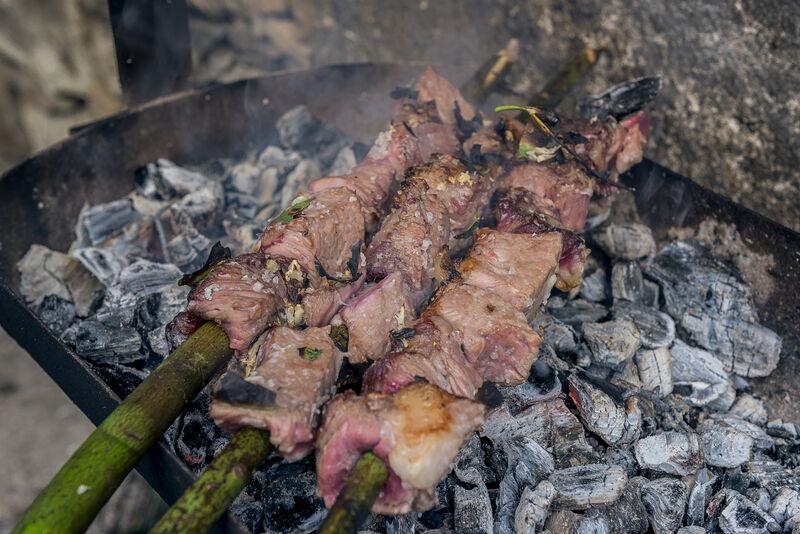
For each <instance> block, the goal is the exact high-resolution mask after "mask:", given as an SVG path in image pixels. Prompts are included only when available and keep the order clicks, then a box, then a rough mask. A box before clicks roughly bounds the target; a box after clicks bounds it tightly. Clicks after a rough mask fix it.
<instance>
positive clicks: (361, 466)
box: [320, 451, 389, 534]
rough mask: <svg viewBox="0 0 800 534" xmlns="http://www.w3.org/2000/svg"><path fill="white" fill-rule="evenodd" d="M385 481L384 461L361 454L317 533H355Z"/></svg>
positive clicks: (387, 473)
mask: <svg viewBox="0 0 800 534" xmlns="http://www.w3.org/2000/svg"><path fill="white" fill-rule="evenodd" d="M388 478H389V470H388V468H387V467H386V464H385V463H384V462H383V460H381V459H380V458H378V457H377V456H376V455H375V453H373V452H371V451H370V452H366V453H364V454H362V455H361V458H359V459H358V462H356V465H355V467H354V468H353V471H351V472H350V474H349V475H348V476H347V479H346V480H345V483H344V487H343V488H342V491H341V493H339V496H338V497H337V498H336V502H335V503H334V504H333V506H332V507H331V509H330V511H329V512H328V517H327V518H325V522H324V523H323V524H322V528H320V534H352V533H354V532H357V531H358V529H359V527H360V526H361V523H363V522H364V519H366V517H367V515H369V513H370V510H371V509H372V504H373V503H374V502H375V500H376V499H377V498H378V495H380V492H381V490H382V489H383V486H384V485H385V484H386V480H387V479H388Z"/></svg>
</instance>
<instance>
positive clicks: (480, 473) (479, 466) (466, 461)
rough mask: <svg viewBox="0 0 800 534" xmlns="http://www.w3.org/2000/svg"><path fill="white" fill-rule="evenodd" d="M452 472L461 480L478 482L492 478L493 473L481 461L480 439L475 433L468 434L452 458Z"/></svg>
mask: <svg viewBox="0 0 800 534" xmlns="http://www.w3.org/2000/svg"><path fill="white" fill-rule="evenodd" d="M453 474H454V475H455V476H456V478H457V479H458V480H460V481H461V482H465V483H467V484H473V485H475V484H479V483H482V482H484V481H485V480H487V479H491V478H494V473H493V472H492V471H491V470H490V469H489V468H488V467H487V466H486V463H485V462H484V461H483V449H482V448H481V440H480V438H478V436H477V434H474V433H473V434H470V436H469V437H468V438H467V440H466V441H465V442H464V444H463V445H462V446H461V448H460V449H459V450H458V454H457V455H456V457H455V459H454V460H453Z"/></svg>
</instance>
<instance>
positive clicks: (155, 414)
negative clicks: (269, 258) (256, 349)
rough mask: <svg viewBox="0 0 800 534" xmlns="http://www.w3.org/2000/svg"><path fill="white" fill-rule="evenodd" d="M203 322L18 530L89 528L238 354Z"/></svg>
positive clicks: (100, 430)
mask: <svg viewBox="0 0 800 534" xmlns="http://www.w3.org/2000/svg"><path fill="white" fill-rule="evenodd" d="M228 343H229V341H228V336H226V335H225V332H223V331H222V329H221V328H220V327H219V326H217V325H216V324H214V323H211V322H207V323H205V324H203V325H202V326H201V327H200V328H199V329H198V330H197V332H195V333H194V334H193V335H192V336H191V337H190V338H189V339H188V340H186V342H185V343H184V344H183V345H181V346H180V347H178V348H177V349H175V351H174V352H173V353H172V354H170V356H169V357H168V358H166V359H165V360H164V363H162V364H161V365H160V366H159V367H158V368H157V369H155V370H154V371H153V372H152V373H150V375H149V376H148V377H147V378H146V379H145V380H144V381H143V382H142V383H141V384H140V385H139V387H137V388H136V389H135V390H134V391H133V392H132V393H131V394H130V395H128V397H127V398H126V399H125V400H124V401H123V402H122V403H121V404H120V405H119V406H117V408H116V409H115V410H114V411H113V412H112V413H111V414H110V415H109V416H108V417H107V418H106V419H105V420H104V421H103V422H102V423H101V424H100V426H98V427H97V428H96V429H95V431H94V432H92V433H91V435H89V437H88V438H87V439H86V441H84V442H83V444H82V445H81V446H80V447H79V448H78V450H77V451H75V453H74V454H73V455H72V456H71V457H70V459H69V460H68V461H67V463H66V464H64V466H63V467H62V468H61V469H60V470H59V472H58V473H57V474H56V476H55V477H54V478H53V479H52V480H51V481H50V483H49V484H48V485H47V487H46V488H45V489H44V490H43V491H42V492H41V493H40V494H39V496H38V497H36V500H34V501H33V504H31V506H30V507H29V508H28V510H27V511H26V512H25V514H24V515H23V516H22V519H21V520H20V522H19V523H18V524H17V526H16V527H14V530H13V531H12V532H13V533H15V534H16V533H23V532H26V533H28V532H59V533H70V532H83V531H85V530H86V529H87V528H88V527H89V525H90V524H91V522H92V520H94V518H95V516H96V515H97V513H98V512H99V511H100V508H102V506H103V505H104V504H105V503H106V501H108V499H109V497H111V494H112V493H113V492H114V490H116V489H117V487H118V486H119V485H120V483H121V482H122V480H123V479H124V478H125V476H126V475H127V474H128V473H129V472H130V471H131V469H133V468H134V466H135V465H136V463H137V462H138V461H139V460H140V459H141V458H142V456H144V454H145V453H146V452H147V451H148V450H149V449H150V448H151V447H152V446H153V445H154V444H155V443H156V441H157V440H158V438H159V437H160V436H161V435H162V434H163V433H164V432H165V431H166V429H167V428H168V427H169V425H170V424H172V422H173V421H174V420H175V418H177V417H178V415H179V414H180V413H181V410H183V408H184V406H185V405H186V403H188V402H189V401H191V400H192V399H193V398H194V397H195V396H196V395H197V394H198V393H199V392H200V391H201V390H202V389H203V387H204V386H205V385H206V384H207V383H208V382H209V380H211V378H213V376H214V374H215V373H216V372H217V370H218V369H220V367H222V366H223V365H224V364H225V363H226V362H227V361H228V359H229V358H230V356H231V355H232V354H233V351H232V350H231V349H230V347H229V346H228Z"/></svg>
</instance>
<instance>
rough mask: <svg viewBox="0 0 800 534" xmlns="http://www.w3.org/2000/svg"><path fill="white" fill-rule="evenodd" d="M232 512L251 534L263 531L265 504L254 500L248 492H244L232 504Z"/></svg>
mask: <svg viewBox="0 0 800 534" xmlns="http://www.w3.org/2000/svg"><path fill="white" fill-rule="evenodd" d="M230 511H231V513H233V515H235V516H236V517H237V518H238V519H239V521H241V523H242V524H243V525H244V527H245V528H246V529H248V530H249V531H250V532H262V531H263V525H264V504H263V503H261V501H259V500H256V499H253V498H252V497H251V496H250V495H248V494H247V493H246V492H242V493H240V494H239V496H238V497H237V498H236V500H235V501H233V502H232V503H231V508H230Z"/></svg>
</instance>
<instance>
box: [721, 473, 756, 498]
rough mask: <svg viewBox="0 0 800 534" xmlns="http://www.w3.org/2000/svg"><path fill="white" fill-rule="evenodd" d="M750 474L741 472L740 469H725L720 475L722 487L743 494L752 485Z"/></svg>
mask: <svg viewBox="0 0 800 534" xmlns="http://www.w3.org/2000/svg"><path fill="white" fill-rule="evenodd" d="M752 482H753V479H752V477H751V476H750V473H748V472H747V471H742V469H741V467H735V468H733V469H726V470H725V471H724V472H723V473H722V487H723V488H730V489H732V490H734V491H738V492H739V493H744V492H745V491H746V490H747V488H749V487H750V485H751V484H752Z"/></svg>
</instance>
